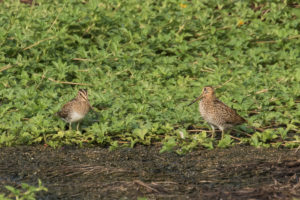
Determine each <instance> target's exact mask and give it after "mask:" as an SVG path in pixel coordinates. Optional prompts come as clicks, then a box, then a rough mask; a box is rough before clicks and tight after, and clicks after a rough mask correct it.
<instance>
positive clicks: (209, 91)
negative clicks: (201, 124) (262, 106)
mask: <svg viewBox="0 0 300 200" xmlns="http://www.w3.org/2000/svg"><path fill="white" fill-rule="evenodd" d="M199 100H200V101H199ZM197 101H199V111H200V114H201V116H202V117H203V118H204V120H205V121H206V122H207V123H208V124H209V125H210V126H211V128H212V136H211V137H212V138H214V137H215V128H218V129H219V130H221V131H222V139H223V138H224V132H225V130H227V129H230V128H232V127H234V126H236V125H240V124H243V123H245V122H247V121H246V120H245V119H244V118H243V117H241V116H240V115H239V114H238V113H237V112H236V111H235V110H234V109H232V108H230V107H228V106H227V105H226V104H224V103H223V102H222V101H220V100H219V99H217V97H216V95H215V91H214V88H213V87H212V86H205V87H204V88H203V90H202V94H201V95H200V96H199V97H197V98H196V99H195V100H194V101H192V102H191V103H190V104H188V106H190V105H192V104H193V103H195V102H197Z"/></svg>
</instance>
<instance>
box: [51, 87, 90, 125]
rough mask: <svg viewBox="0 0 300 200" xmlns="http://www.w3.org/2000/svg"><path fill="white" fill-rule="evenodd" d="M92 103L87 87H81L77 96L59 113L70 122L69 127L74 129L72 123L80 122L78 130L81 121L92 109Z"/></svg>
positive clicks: (58, 113)
mask: <svg viewBox="0 0 300 200" xmlns="http://www.w3.org/2000/svg"><path fill="white" fill-rule="evenodd" d="M90 107H91V106H90V103H89V100H88V92H87V89H80V90H79V91H78V94H77V96H76V97H75V98H74V99H72V100H71V101H69V102H68V103H66V104H65V105H64V106H63V107H62V108H61V110H60V111H59V112H57V115H58V116H59V117H61V118H62V119H63V120H64V121H66V122H68V123H69V128H70V129H72V126H71V124H72V123H73V122H78V124H77V130H78V128H79V121H80V120H82V119H83V118H84V117H85V115H86V114H87V113H88V112H89V110H90Z"/></svg>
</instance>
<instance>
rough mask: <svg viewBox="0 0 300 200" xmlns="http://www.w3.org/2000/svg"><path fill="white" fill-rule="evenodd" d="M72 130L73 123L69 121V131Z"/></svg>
mask: <svg viewBox="0 0 300 200" xmlns="http://www.w3.org/2000/svg"><path fill="white" fill-rule="evenodd" d="M71 130H72V123H71V122H69V131H71Z"/></svg>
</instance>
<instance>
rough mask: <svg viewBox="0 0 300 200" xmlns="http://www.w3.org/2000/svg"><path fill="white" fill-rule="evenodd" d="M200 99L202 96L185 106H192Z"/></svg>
mask: <svg viewBox="0 0 300 200" xmlns="http://www.w3.org/2000/svg"><path fill="white" fill-rule="evenodd" d="M201 98H202V95H200V96H199V97H197V98H196V99H195V100H194V101H192V102H191V103H190V104H189V105H187V106H190V105H192V104H193V103H195V102H196V101H199V100H200V99H201Z"/></svg>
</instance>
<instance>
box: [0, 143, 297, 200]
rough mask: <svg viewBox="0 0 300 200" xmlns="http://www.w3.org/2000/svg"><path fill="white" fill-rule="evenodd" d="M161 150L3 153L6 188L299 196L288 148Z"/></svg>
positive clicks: (101, 194) (128, 194)
mask: <svg viewBox="0 0 300 200" xmlns="http://www.w3.org/2000/svg"><path fill="white" fill-rule="evenodd" d="M159 150H160V147H159V146H137V147H135V148H133V149H119V150H115V151H109V150H108V149H106V148H100V147H95V148H75V147H62V148H59V149H52V148H49V147H44V146H37V147H9V148H1V151H0V193H6V194H7V190H6V189H5V188H4V186H5V185H11V186H14V187H18V188H19V187H20V184H21V183H22V182H26V183H28V184H32V185H37V180H38V178H40V179H41V180H42V182H43V185H44V186H45V187H47V188H48V192H42V193H39V194H38V199H137V198H138V197H147V198H148V199H292V198H293V197H296V198H300V153H299V152H298V153H296V152H295V150H288V149H272V148H269V149H263V148H261V149H256V148H254V147H248V146H235V147H232V148H228V149H215V150H203V149H199V150H196V151H194V152H192V153H190V154H187V155H184V156H179V155H177V154H175V153H164V154H159Z"/></svg>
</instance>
